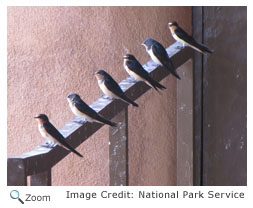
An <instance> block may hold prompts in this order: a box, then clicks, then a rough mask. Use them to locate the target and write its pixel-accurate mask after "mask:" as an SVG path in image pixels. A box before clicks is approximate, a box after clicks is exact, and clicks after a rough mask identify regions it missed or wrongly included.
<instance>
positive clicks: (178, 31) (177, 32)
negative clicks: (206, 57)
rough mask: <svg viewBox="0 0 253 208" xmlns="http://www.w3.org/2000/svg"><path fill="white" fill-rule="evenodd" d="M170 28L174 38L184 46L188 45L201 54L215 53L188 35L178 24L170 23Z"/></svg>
mask: <svg viewBox="0 0 253 208" xmlns="http://www.w3.org/2000/svg"><path fill="white" fill-rule="evenodd" d="M168 27H169V29H170V32H171V34H172V36H173V38H174V39H175V40H177V41H179V42H181V43H183V46H185V45H187V46H189V47H191V48H193V49H195V50H196V51H199V52H201V53H213V51H212V50H210V49H209V48H208V47H207V46H205V45H203V44H200V43H198V42H197V41H196V40H195V39H194V38H193V37H192V36H190V35H188V34H187V33H186V32H185V31H184V30H183V29H182V28H181V27H179V26H178V24H177V23H176V22H169V24H168Z"/></svg>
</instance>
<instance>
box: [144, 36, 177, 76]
mask: <svg viewBox="0 0 253 208" xmlns="http://www.w3.org/2000/svg"><path fill="white" fill-rule="evenodd" d="M142 45H144V46H145V48H146V51H147V53H148V54H149V55H150V57H151V59H152V60H153V61H154V62H155V63H156V64H158V65H161V66H163V67H165V68H166V69H168V71H169V72H170V73H171V74H173V75H174V76H175V77H176V78H178V79H181V78H180V77H179V75H178V74H177V72H176V70H175V68H174V66H173V64H172V62H171V60H170V58H169V56H168V54H167V52H166V50H165V48H164V47H163V46H162V45H161V44H160V43H159V42H157V41H156V40H154V39H151V38H147V39H146V40H145V41H144V42H143V43H142Z"/></svg>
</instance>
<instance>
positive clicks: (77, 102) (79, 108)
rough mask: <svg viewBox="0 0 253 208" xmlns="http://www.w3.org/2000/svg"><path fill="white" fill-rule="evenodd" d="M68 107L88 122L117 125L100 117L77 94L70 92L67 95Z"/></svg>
mask: <svg viewBox="0 0 253 208" xmlns="http://www.w3.org/2000/svg"><path fill="white" fill-rule="evenodd" d="M67 100H68V102H69V107H70V109H71V110H72V112H73V113H74V114H75V115H76V116H80V117H82V118H85V119H86V120H87V121H88V122H94V121H97V122H100V123H103V124H108V125H110V126H117V124H116V123H114V122H112V121H109V120H106V119H105V118H103V117H101V116H100V115H99V114H98V113H97V112H96V111H95V110H93V109H92V108H91V107H90V106H88V105H87V104H86V103H85V102H84V101H83V100H82V99H81V97H80V96H79V95H78V94H75V93H72V94H69V95H68V97H67Z"/></svg>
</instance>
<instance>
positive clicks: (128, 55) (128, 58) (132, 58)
mask: <svg viewBox="0 0 253 208" xmlns="http://www.w3.org/2000/svg"><path fill="white" fill-rule="evenodd" d="M123 59H124V60H135V57H134V56H133V55H132V54H126V55H125V56H123Z"/></svg>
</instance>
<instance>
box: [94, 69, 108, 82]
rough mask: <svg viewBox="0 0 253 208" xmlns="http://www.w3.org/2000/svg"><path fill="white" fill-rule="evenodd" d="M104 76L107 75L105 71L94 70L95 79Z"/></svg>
mask: <svg viewBox="0 0 253 208" xmlns="http://www.w3.org/2000/svg"><path fill="white" fill-rule="evenodd" d="M104 76H107V73H106V72H105V71H104V70H102V69H100V70H98V71H96V72H95V77H96V78H97V80H101V79H103V78H104Z"/></svg>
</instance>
